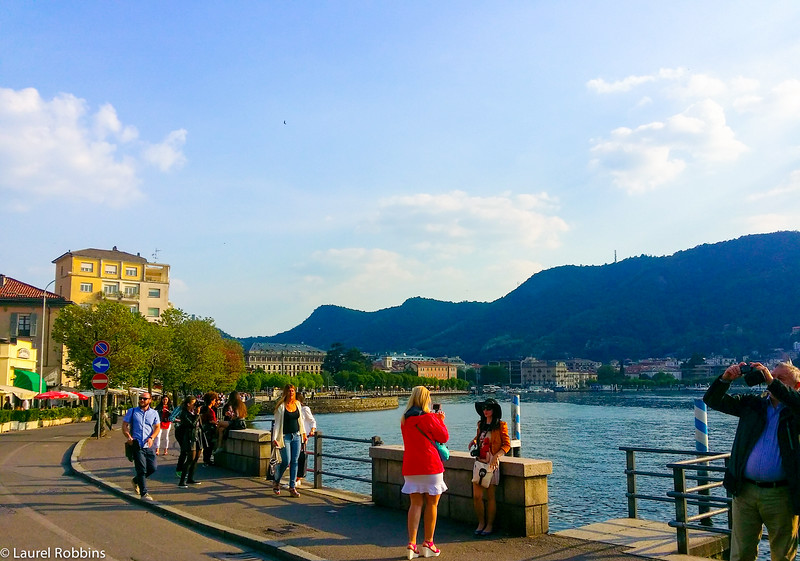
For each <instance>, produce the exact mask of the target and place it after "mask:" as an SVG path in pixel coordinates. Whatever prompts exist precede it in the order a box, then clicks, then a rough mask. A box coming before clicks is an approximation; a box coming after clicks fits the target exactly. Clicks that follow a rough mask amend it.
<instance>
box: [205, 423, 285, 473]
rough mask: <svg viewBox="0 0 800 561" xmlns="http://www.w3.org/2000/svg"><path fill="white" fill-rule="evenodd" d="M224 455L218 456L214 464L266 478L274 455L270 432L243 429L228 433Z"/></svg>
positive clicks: (215, 457)
mask: <svg viewBox="0 0 800 561" xmlns="http://www.w3.org/2000/svg"><path fill="white" fill-rule="evenodd" d="M222 449H223V451H224V452H225V453H224V454H216V455H215V456H214V462H215V463H216V464H217V465H218V466H221V467H224V468H227V469H229V470H231V471H236V472H239V473H243V474H245V475H249V476H252V477H265V476H266V475H267V468H268V467H269V457H270V454H271V453H272V435H271V433H270V432H269V431H265V430H258V429H243V430H232V431H228V438H226V439H225V444H224V445H223V448H222Z"/></svg>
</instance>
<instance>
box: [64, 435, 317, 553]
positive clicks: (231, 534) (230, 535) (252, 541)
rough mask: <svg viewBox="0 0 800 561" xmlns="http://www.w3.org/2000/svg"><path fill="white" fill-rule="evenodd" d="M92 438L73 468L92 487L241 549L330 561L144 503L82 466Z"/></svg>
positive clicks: (78, 451) (80, 446)
mask: <svg viewBox="0 0 800 561" xmlns="http://www.w3.org/2000/svg"><path fill="white" fill-rule="evenodd" d="M89 438H92V437H86V438H83V439H81V440H80V441H79V442H78V443H77V444H76V445H75V447H74V448H73V450H72V456H71V457H70V467H71V468H72V470H73V472H74V473H75V475H77V476H79V477H81V478H83V479H85V480H86V481H88V482H90V483H94V484H95V485H97V486H98V487H100V488H102V489H105V490H107V491H110V492H112V493H113V494H115V495H117V496H119V497H121V498H123V499H125V500H126V501H128V502H130V503H133V504H136V505H139V506H142V507H145V508H147V509H149V510H152V511H153V512H156V513H158V514H161V515H164V516H168V517H169V518H172V519H174V520H177V521H178V522H180V523H182V524H184V525H186V526H190V527H192V528H199V529H202V530H204V531H206V532H208V533H210V534H213V535H215V536H218V537H221V538H224V539H227V540H230V541H234V542H236V543H238V544H240V545H244V546H246V547H250V548H253V549H257V550H259V551H263V552H265V553H268V554H270V555H274V556H276V557H278V558H280V559H286V560H287V561H327V560H326V559H325V558H323V557H318V556H316V555H314V554H313V553H309V552H307V551H304V550H302V549H300V548H297V547H295V546H293V545H288V544H285V543H283V542H279V541H276V540H265V539H263V538H262V537H261V536H257V535H255V534H251V533H249V532H244V531H241V530H234V529H233V528H230V527H229V526H223V525H222V524H216V523H214V522H209V521H208V520H204V519H202V518H198V517H197V516H192V515H191V514H187V513H185V512H183V511H181V510H178V509H177V508H175V507H171V506H167V505H162V504H161V503H159V502H158V501H152V502H151V501H143V500H141V499H140V498H139V497H137V496H136V495H135V494H133V493H132V492H131V491H127V490H125V489H123V488H121V487H120V486H119V485H116V484H114V483H109V482H108V481H106V480H104V479H102V478H101V477H98V476H96V475H94V474H93V473H92V472H91V471H89V470H87V469H84V467H83V465H81V463H80V455H81V451H82V450H83V445H84V444H85V443H86V441H87V440H89Z"/></svg>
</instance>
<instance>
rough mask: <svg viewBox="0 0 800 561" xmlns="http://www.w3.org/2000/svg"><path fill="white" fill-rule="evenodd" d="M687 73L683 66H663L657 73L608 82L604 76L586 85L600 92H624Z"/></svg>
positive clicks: (676, 77)
mask: <svg viewBox="0 0 800 561" xmlns="http://www.w3.org/2000/svg"><path fill="white" fill-rule="evenodd" d="M685 75H686V70H685V69H683V68H662V69H660V70H659V71H658V72H656V73H655V74H646V75H644V76H628V77H627V78H623V79H622V80H617V81H615V82H606V81H605V80H604V79H603V78H595V79H593V80H589V81H588V82H586V87H587V88H589V89H590V90H593V91H595V92H597V93H599V94H610V93H624V92H629V91H631V90H633V89H634V88H637V87H639V86H641V85H643V84H649V83H653V82H657V81H661V80H678V79H680V78H682V77H683V76H685Z"/></svg>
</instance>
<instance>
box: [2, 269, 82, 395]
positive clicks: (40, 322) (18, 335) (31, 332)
mask: <svg viewBox="0 0 800 561" xmlns="http://www.w3.org/2000/svg"><path fill="white" fill-rule="evenodd" d="M45 296H46V297H45ZM68 304H70V302H69V300H67V299H66V298H62V297H61V296H59V295H58V294H54V293H52V292H47V293H45V291H44V290H42V289H41V288H36V287H35V286H32V285H30V284H26V283H24V282H22V281H18V280H17V279H13V278H11V277H7V276H5V275H0V339H3V340H6V341H9V343H11V344H16V342H17V341H27V342H29V343H30V348H31V349H33V350H34V354H37V355H38V352H39V348H40V347H41V346H42V342H44V351H43V352H42V356H43V357H44V364H43V365H42V367H43V370H42V372H43V374H44V378H45V381H46V382H47V384H48V385H49V386H51V387H52V386H57V385H61V384H64V385H70V384H69V381H65V380H62V379H61V376H62V372H63V369H62V364H61V362H62V358H63V351H62V347H61V345H58V344H56V343H54V342H53V340H52V333H53V322H54V321H55V319H56V318H57V317H58V314H59V312H60V311H61V310H62V309H63V308H64V307H66V306H67V305H68ZM42 312H44V317H43V316H42ZM42 330H44V336H45V337H44V341H42V334H43V332H42ZM20 348H22V347H20ZM37 360H38V359H37ZM38 367H39V364H38V363H36V364H35V367H34V368H33V370H34V371H35V372H37V373H38V372H39V370H38ZM37 375H38V374H37Z"/></svg>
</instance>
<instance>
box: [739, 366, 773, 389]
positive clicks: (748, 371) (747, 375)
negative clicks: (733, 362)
mask: <svg viewBox="0 0 800 561" xmlns="http://www.w3.org/2000/svg"><path fill="white" fill-rule="evenodd" d="M739 371H740V372H741V373H742V374H743V375H744V383H745V384H747V385H748V386H750V387H753V386H757V385H759V384H764V383H766V381H767V379H766V378H765V377H764V373H763V372H762V371H761V370H759V369H758V368H754V367H753V366H752V365H751V364H745V365H743V366H740V367H739Z"/></svg>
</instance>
